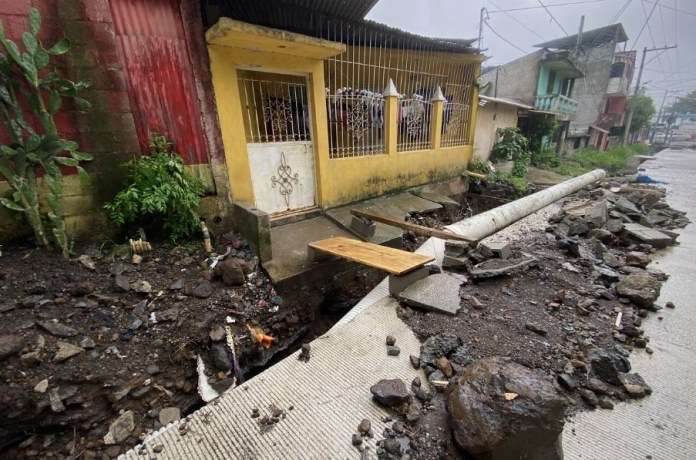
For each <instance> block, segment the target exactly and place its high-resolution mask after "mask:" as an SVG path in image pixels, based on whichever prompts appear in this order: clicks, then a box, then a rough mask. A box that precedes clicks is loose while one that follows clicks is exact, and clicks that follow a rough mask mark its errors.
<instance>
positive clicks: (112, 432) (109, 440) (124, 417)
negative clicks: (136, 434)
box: [104, 410, 135, 445]
mask: <svg viewBox="0 0 696 460" xmlns="http://www.w3.org/2000/svg"><path fill="white" fill-rule="evenodd" d="M134 429H135V421H134V418H133V411H130V410H129V411H126V412H124V413H123V414H121V415H120V416H119V417H118V418H117V419H116V420H115V421H114V422H113V423H111V425H109V432H108V433H106V436H104V444H107V445H111V444H119V443H121V442H123V441H125V440H126V439H127V438H128V436H130V434H131V432H132V431H133V430H134Z"/></svg>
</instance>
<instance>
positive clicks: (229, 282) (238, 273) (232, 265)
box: [215, 258, 246, 286]
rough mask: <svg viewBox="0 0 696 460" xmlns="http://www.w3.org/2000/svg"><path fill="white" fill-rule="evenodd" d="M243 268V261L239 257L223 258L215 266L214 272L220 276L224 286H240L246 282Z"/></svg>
mask: <svg viewBox="0 0 696 460" xmlns="http://www.w3.org/2000/svg"><path fill="white" fill-rule="evenodd" d="M244 268H245V267H244V262H242V261H240V260H239V259H236V258H230V259H225V260H223V261H222V262H221V263H220V264H219V265H218V266H217V267H215V274H216V275H218V276H220V277H221V278H222V282H223V283H225V285H226V286H242V285H243V284H244V283H245V282H246V278H245V276H244Z"/></svg>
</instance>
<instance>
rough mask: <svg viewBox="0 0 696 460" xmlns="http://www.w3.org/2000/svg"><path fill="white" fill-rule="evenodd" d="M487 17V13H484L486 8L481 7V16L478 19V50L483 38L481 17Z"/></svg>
mask: <svg viewBox="0 0 696 460" xmlns="http://www.w3.org/2000/svg"><path fill="white" fill-rule="evenodd" d="M484 14H485V15H486V16H488V11H486V7H485V6H483V7H481V16H480V17H479V36H478V45H477V47H478V49H479V50H480V49H481V38H482V37H483V15H484Z"/></svg>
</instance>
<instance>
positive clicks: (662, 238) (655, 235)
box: [624, 224, 674, 249]
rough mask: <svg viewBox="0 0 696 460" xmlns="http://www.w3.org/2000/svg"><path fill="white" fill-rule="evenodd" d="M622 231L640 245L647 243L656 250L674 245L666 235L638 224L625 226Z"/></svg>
mask: <svg viewBox="0 0 696 460" xmlns="http://www.w3.org/2000/svg"><path fill="white" fill-rule="evenodd" d="M624 231H625V232H626V234H627V235H628V236H629V237H632V238H635V239H637V240H638V241H640V242H641V243H647V244H649V245H651V246H653V247H656V248H658V249H661V248H666V247H667V246H669V245H670V244H672V243H674V238H672V237H671V236H669V235H667V234H666V233H663V232H661V231H658V230H655V229H652V228H648V227H644V226H642V225H640V224H625V225H624Z"/></svg>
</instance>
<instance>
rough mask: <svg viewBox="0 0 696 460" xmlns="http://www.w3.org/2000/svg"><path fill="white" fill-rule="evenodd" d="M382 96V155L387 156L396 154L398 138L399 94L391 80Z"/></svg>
mask: <svg viewBox="0 0 696 460" xmlns="http://www.w3.org/2000/svg"><path fill="white" fill-rule="evenodd" d="M382 95H383V96H384V153H386V154H388V155H389V154H392V153H396V142H397V139H398V137H399V136H398V131H399V127H398V126H397V120H396V114H397V113H398V111H399V93H398V92H397V91H396V86H394V82H393V81H392V79H391V78H390V79H389V83H387V87H386V88H384V93H382Z"/></svg>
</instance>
